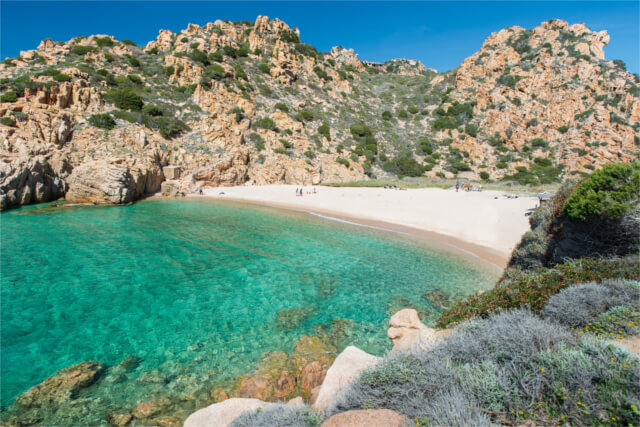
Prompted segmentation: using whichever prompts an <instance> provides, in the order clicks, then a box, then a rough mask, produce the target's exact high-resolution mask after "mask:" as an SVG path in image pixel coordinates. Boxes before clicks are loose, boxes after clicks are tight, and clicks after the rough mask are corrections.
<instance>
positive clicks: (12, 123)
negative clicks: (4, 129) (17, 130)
mask: <svg viewBox="0 0 640 427" xmlns="http://www.w3.org/2000/svg"><path fill="white" fill-rule="evenodd" d="M0 123H2V124H3V125H5V126H11V127H16V121H15V120H13V119H12V118H11V117H0Z"/></svg>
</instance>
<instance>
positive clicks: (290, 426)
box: [230, 404, 323, 427]
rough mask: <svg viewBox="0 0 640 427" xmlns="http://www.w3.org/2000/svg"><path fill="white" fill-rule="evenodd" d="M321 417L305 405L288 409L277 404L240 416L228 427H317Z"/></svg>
mask: <svg viewBox="0 0 640 427" xmlns="http://www.w3.org/2000/svg"><path fill="white" fill-rule="evenodd" d="M322 421H323V417H322V415H320V414H318V413H316V412H314V411H312V410H311V408H310V407H309V406H307V405H304V406H298V407H295V406H294V407H290V406H285V405H282V404H277V405H274V406H271V407H268V408H265V409H257V410H255V411H249V412H245V413H243V414H241V415H240V416H239V417H238V418H236V419H235V420H233V422H232V423H231V425H230V427H270V426H278V427H319V426H320V424H322Z"/></svg>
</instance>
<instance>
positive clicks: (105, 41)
mask: <svg viewBox="0 0 640 427" xmlns="http://www.w3.org/2000/svg"><path fill="white" fill-rule="evenodd" d="M94 40H95V42H96V44H97V45H98V47H111V46H115V44H116V43H115V42H114V41H113V40H112V39H111V37H109V36H104V37H96V38H95V39H94Z"/></svg>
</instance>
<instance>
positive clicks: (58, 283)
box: [0, 200, 495, 421]
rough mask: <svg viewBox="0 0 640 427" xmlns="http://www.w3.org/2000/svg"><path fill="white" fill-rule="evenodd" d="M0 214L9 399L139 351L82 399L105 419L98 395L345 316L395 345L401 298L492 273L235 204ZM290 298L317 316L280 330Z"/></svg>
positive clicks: (133, 394)
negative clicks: (392, 335)
mask: <svg viewBox="0 0 640 427" xmlns="http://www.w3.org/2000/svg"><path fill="white" fill-rule="evenodd" d="M0 220H1V227H2V233H1V236H2V237H1V249H2V251H1V254H0V260H1V267H2V270H1V281H0V284H1V297H2V301H1V304H2V305H1V321H2V335H1V337H2V343H1V344H2V354H1V356H2V367H1V375H2V388H1V392H2V405H3V407H6V405H8V404H9V403H11V402H12V401H13V400H14V399H15V398H16V396H18V395H19V394H20V393H22V392H23V391H25V390H26V389H28V388H29V387H31V386H33V385H35V384H38V383H39V382H41V381H42V380H43V379H45V378H46V377H47V376H49V375H51V374H52V373H53V372H55V371H56V370H59V369H62V368H65V367H68V366H70V365H73V364H75V363H78V362H81V361H84V360H98V361H101V362H104V363H106V364H107V365H114V364H117V363H118V362H120V361H121V360H122V359H123V358H124V357H126V356H128V355H135V356H137V357H139V358H141V363H140V365H139V366H137V368H135V369H134V370H133V371H132V372H129V373H127V375H126V378H124V379H123V378H122V377H121V378H119V380H118V381H113V384H112V385H110V386H109V387H107V388H105V387H100V389H99V390H101V391H96V392H95V393H96V394H99V395H94V396H92V395H88V396H86V397H87V398H88V399H93V400H95V401H96V402H99V405H98V403H96V406H95V408H96V409H92V410H94V411H96V414H97V415H96V417H97V418H96V420H97V419H103V418H100V417H104V414H98V412H100V410H98V409H97V408H98V407H99V406H100V407H103V406H105V405H111V410H113V408H114V407H124V408H133V407H135V406H137V404H138V403H141V402H144V401H148V400H149V396H153V395H155V394H157V393H159V392H164V393H170V394H171V393H172V396H173V397H177V398H179V397H180V396H181V395H184V394H188V393H191V392H193V391H194V390H195V389H197V388H198V387H204V385H210V384H214V383H217V382H220V381H224V380H229V379H232V378H235V377H237V376H238V375H240V374H242V373H245V372H247V371H248V370H250V369H251V368H252V367H253V366H254V365H255V363H256V361H257V360H258V359H259V357H260V356H261V354H263V353H264V352H265V351H267V350H280V349H282V350H285V351H291V349H292V347H293V344H294V342H295V341H296V340H297V339H298V338H299V337H300V336H301V335H302V334H305V333H313V331H314V330H316V329H315V328H314V327H317V325H330V324H331V321H332V320H333V319H336V318H342V319H351V320H352V321H353V326H352V329H351V331H350V333H351V335H350V340H349V341H350V344H354V345H356V346H358V347H360V348H362V349H364V350H365V351H368V352H371V353H375V354H383V353H384V352H385V351H387V350H388V349H390V341H389V340H388V339H387V338H386V329H387V322H388V319H389V315H390V313H391V312H392V311H393V310H396V309H399V308H402V307H403V306H404V305H406V304H411V305H414V306H416V307H418V308H420V309H421V310H422V311H423V313H424V314H425V317H426V321H427V322H428V321H429V320H433V318H434V317H435V316H436V315H437V313H438V312H439V307H438V306H437V304H435V303H434V302H433V301H430V300H429V299H428V298H426V297H423V295H424V294H425V292H429V291H434V290H441V291H443V292H445V293H446V294H448V295H451V296H452V297H453V298H455V299H459V298H462V297H463V296H464V295H467V294H469V293H472V292H474V291H475V290H477V289H486V288H488V287H490V286H491V284H492V283H493V282H494V280H495V276H494V274H495V273H491V272H490V271H489V270H486V269H484V268H482V267H481V266H480V265H477V264H473V263H470V262H468V261H466V260H463V259H462V258H458V257H456V256H454V255H451V254H448V253H445V252H440V251H437V250H434V249H430V248H428V247H426V246H423V245H421V244H418V243H416V242H411V241H407V240H404V239H402V238H401V237H399V236H398V235H394V234H391V233H387V232H380V231H376V230H372V229H369V228H364V227H357V226H354V225H349V224H343V223H339V222H335V221H330V220H327V219H322V218H318V217H314V216H311V215H308V214H304V213H298V212H288V211H280V210H275V209H269V208H262V207H254V206H245V205H238V204H230V203H223V202H212V201H200V200H194V201H190V200H187V201H173V200H157V201H145V202H140V203H137V204H134V205H131V206H122V207H75V208H64V209H60V208H58V209H42V208H37V209H34V208H23V209H20V210H14V211H9V212H6V213H2V214H1V215H0ZM291 307H306V309H307V310H308V313H310V314H309V316H308V317H307V318H306V319H305V320H304V321H303V322H302V323H301V324H298V325H293V327H292V328H290V329H287V328H283V327H278V326H277V325H276V318H277V315H278V312H279V311H280V310H282V309H285V308H291ZM89 406H90V407H91V405H89ZM89 419H91V418H84V420H85V421H86V420H89Z"/></svg>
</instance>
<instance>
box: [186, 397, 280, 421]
mask: <svg viewBox="0 0 640 427" xmlns="http://www.w3.org/2000/svg"><path fill="white" fill-rule="evenodd" d="M272 405H275V404H274V403H268V402H263V401H262V400H258V399H242V398H232V399H227V400H225V401H224V402H220V403H215V404H213V405H211V406H207V407H206V408H203V409H200V410H199V411H196V412H194V413H193V414H191V415H189V417H188V418H187V419H186V421H185V422H184V427H227V426H228V425H229V424H231V423H232V422H233V420H235V419H236V418H238V417H239V416H240V415H241V414H242V413H244V412H248V411H255V410H256V409H258V408H261V409H264V408H267V407H269V406H272Z"/></svg>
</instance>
